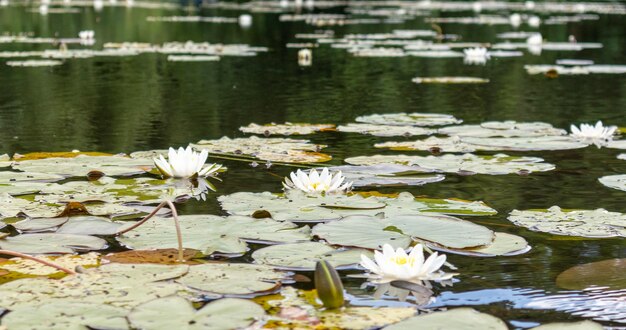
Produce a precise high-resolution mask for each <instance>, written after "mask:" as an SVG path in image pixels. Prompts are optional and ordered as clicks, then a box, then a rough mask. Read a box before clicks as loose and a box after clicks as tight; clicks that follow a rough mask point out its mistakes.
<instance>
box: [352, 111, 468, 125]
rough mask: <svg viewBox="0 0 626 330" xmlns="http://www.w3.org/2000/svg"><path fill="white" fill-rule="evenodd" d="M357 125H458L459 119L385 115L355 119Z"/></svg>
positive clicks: (437, 115) (424, 114)
mask: <svg viewBox="0 0 626 330" xmlns="http://www.w3.org/2000/svg"><path fill="white" fill-rule="evenodd" d="M356 121H357V122H359V123H368V124H377V125H400V126H440V125H452V124H460V123H461V122H463V121H462V120H460V119H456V118H454V116H452V115H446V114H439V113H417V112H414V113H387V114H374V115H369V116H361V117H357V118H356Z"/></svg>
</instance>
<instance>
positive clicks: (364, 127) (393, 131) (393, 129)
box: [337, 123, 435, 136]
mask: <svg viewBox="0 0 626 330" xmlns="http://www.w3.org/2000/svg"><path fill="white" fill-rule="evenodd" d="M337 131H339V132H344V133H361V134H369V135H374V136H414V135H430V134H434V133H435V130H432V129H428V128H423V127H416V126H396V125H394V126H391V125H381V124H367V123H356V124H354V123H352V124H346V125H340V126H338V127H337Z"/></svg>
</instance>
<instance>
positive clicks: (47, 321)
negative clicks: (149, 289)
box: [2, 298, 182, 330]
mask: <svg viewBox="0 0 626 330" xmlns="http://www.w3.org/2000/svg"><path fill="white" fill-rule="evenodd" d="M181 299H182V298H181ZM127 313H128V311H127V310H126V309H124V308H120V307H114V306H110V305H106V304H101V303H96V302H91V303H87V302H77V301H74V302H69V301H60V302H59V301H56V302H54V303H42V304H40V305H34V306H24V307H20V308H17V309H14V310H12V311H11V312H9V313H8V314H7V315H5V316H3V317H2V326H4V327H6V328H7V329H41V330H44V329H45V330H47V329H55V330H68V329H76V330H80V329H88V328H89V329H128V323H127V322H126V314H127Z"/></svg>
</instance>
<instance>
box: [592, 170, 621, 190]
mask: <svg viewBox="0 0 626 330" xmlns="http://www.w3.org/2000/svg"><path fill="white" fill-rule="evenodd" d="M598 180H599V181H600V183H601V184H603V185H605V186H607V187H609V188H613V189H617V190H622V191H626V174H617V175H607V176H603V177H601V178H599V179H598Z"/></svg>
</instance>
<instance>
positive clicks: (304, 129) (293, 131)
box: [239, 122, 335, 135]
mask: <svg viewBox="0 0 626 330" xmlns="http://www.w3.org/2000/svg"><path fill="white" fill-rule="evenodd" d="M239 130H240V131H242V132H244V133H252V134H262V135H310V134H313V133H316V132H326V131H334V130H335V125H333V124H301V123H289V122H287V123H284V124H275V123H271V124H267V125H257V124H254V123H252V124H250V125H248V126H242V127H239Z"/></svg>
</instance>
